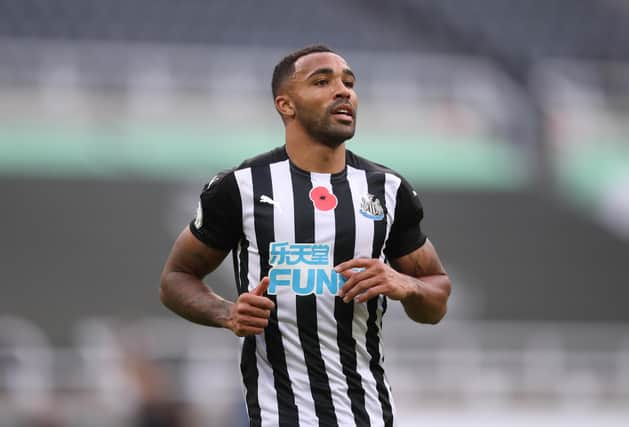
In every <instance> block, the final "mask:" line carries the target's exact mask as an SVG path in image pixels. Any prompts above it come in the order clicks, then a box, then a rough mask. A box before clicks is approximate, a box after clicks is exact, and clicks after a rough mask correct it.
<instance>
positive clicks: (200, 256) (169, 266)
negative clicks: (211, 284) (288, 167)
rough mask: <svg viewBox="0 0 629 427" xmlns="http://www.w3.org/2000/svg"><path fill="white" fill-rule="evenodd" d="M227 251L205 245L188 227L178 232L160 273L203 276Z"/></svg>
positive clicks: (216, 265) (209, 271)
mask: <svg viewBox="0 0 629 427" xmlns="http://www.w3.org/2000/svg"><path fill="white" fill-rule="evenodd" d="M228 253H229V252H228V251H224V250H221V249H215V248H211V247H209V246H207V245H206V244H205V243H203V242H201V241H200V240H199V239H198V238H196V237H195V236H194V235H193V234H192V233H191V232H190V229H189V227H186V228H184V230H183V231H182V232H181V234H179V237H177V240H175V243H174V244H173V247H172V249H171V251H170V254H169V255H168V259H167V260H166V264H165V266H164V271H163V273H162V275H165V274H168V273H171V272H179V273H188V274H192V275H194V276H196V277H198V278H200V279H201V278H203V277H205V276H206V275H207V274H209V273H211V272H212V271H214V270H215V269H216V268H217V267H218V266H219V265H220V263H221V262H222V261H223V259H225V257H226V256H227V254H228Z"/></svg>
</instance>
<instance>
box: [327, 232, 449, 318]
mask: <svg viewBox="0 0 629 427" xmlns="http://www.w3.org/2000/svg"><path fill="white" fill-rule="evenodd" d="M391 266H392V267H393V268H392V267H390V266H388V265H386V264H385V263H383V262H382V261H380V260H378V259H370V258H358V259H352V260H349V261H347V262H344V263H342V264H339V265H338V266H337V267H336V271H337V272H339V273H341V274H343V276H344V277H345V278H346V279H347V281H346V282H345V284H344V285H343V287H342V288H341V290H340V292H339V296H340V297H342V298H343V300H344V301H345V302H349V301H351V300H352V299H355V301H356V302H365V301H368V300H370V299H371V298H374V297H376V296H378V295H386V296H387V297H389V298H391V299H393V300H397V301H400V302H401V303H402V305H403V306H404V310H405V311H406V314H407V315H408V317H410V318H411V319H412V320H414V321H416V322H420V323H432V324H435V323H438V322H439V321H440V320H441V319H442V318H443V316H445V314H446V311H447V302H448V297H449V296H450V292H451V282H450V278H449V277H448V275H447V273H446V272H445V270H444V268H443V266H442V265H441V261H440V260H439V257H438V256H437V252H436V250H435V248H434V246H433V245H432V243H430V241H429V240H426V242H425V243H424V244H423V245H422V246H421V247H420V248H418V249H415V250H414V251H412V252H411V253H409V254H407V255H404V256H401V257H399V258H395V259H392V260H391ZM356 268H358V269H363V270H362V271H352V269H356Z"/></svg>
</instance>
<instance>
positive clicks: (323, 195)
mask: <svg viewBox="0 0 629 427" xmlns="http://www.w3.org/2000/svg"><path fill="white" fill-rule="evenodd" d="M308 196H310V200H312V204H314V205H315V208H317V209H319V210H320V211H329V210H332V209H334V208H335V207H336V205H337V204H338V199H337V198H336V196H335V195H334V194H332V193H330V190H328V189H327V188H325V187H315V188H313V189H312V190H310V193H309V194H308Z"/></svg>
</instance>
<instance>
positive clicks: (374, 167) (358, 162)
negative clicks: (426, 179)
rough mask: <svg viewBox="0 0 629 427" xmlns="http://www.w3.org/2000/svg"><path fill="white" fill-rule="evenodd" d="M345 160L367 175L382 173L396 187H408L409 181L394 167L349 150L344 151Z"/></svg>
mask: <svg viewBox="0 0 629 427" xmlns="http://www.w3.org/2000/svg"><path fill="white" fill-rule="evenodd" d="M346 153H347V154H346V161H347V164H348V166H351V167H354V168H356V169H361V170H363V171H365V173H366V174H367V175H383V176H385V177H387V179H388V180H391V181H392V182H394V183H395V186H396V187H405V188H410V187H411V185H410V184H409V182H408V181H407V180H406V179H405V178H404V177H403V176H402V175H401V174H400V173H398V172H397V171H395V170H394V169H392V168H390V167H388V166H385V165H383V164H380V163H377V162H374V161H372V160H368V159H366V158H364V157H362V156H359V155H357V154H355V153H353V152H351V151H350V150H347V152H346Z"/></svg>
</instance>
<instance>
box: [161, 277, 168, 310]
mask: <svg viewBox="0 0 629 427" xmlns="http://www.w3.org/2000/svg"><path fill="white" fill-rule="evenodd" d="M168 276H169V273H166V272H164V273H162V275H161V277H160V280H159V300H160V302H161V303H162V304H163V305H165V306H166V307H168V302H169V299H170V298H169V296H170V292H169V290H170V286H169V280H168Z"/></svg>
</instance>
